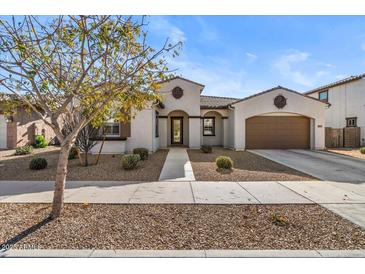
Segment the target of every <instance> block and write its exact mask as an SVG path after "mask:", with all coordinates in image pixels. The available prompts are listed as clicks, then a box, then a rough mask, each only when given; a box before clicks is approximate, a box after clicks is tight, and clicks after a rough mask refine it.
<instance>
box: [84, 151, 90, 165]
mask: <svg viewBox="0 0 365 274" xmlns="http://www.w3.org/2000/svg"><path fill="white" fill-rule="evenodd" d="M84 153H85V163H84V164H85V166H88V165H89V162H88V160H87V154H88V153H89V152H88V151H87V150H85V152H84Z"/></svg>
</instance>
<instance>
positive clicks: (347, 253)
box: [0, 249, 365, 258]
mask: <svg viewBox="0 0 365 274" xmlns="http://www.w3.org/2000/svg"><path fill="white" fill-rule="evenodd" d="M2 257H3V258H4V257H8V258H12V257H33V258H42V257H50V258H54V257H63V258H75V257H77V258H100V257H103V258H136V257H138V258H181V257H188V258H220V257H230V258H270V257H274V258H364V257H365V250H282V249H281V250H224V249H223V250H93V249H83V250H80V249H35V250H21V249H10V250H7V251H5V252H0V258H2Z"/></svg>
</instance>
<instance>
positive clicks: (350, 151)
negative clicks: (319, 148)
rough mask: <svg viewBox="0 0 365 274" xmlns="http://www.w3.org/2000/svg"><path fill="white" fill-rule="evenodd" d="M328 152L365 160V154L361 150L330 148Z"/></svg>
mask: <svg viewBox="0 0 365 274" xmlns="http://www.w3.org/2000/svg"><path fill="white" fill-rule="evenodd" d="M327 151H328V152H332V153H337V154H342V155H346V156H351V157H355V158H359V159H363V160H365V154H361V152H360V149H359V148H329V149H327Z"/></svg>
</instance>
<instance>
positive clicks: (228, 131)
mask: <svg viewBox="0 0 365 274" xmlns="http://www.w3.org/2000/svg"><path fill="white" fill-rule="evenodd" d="M203 89H204V85H203V84H200V83H196V82H194V81H191V80H188V79H185V78H182V77H174V78H172V79H169V80H168V81H165V82H163V83H161V88H160V90H159V92H160V95H161V102H159V103H155V104H150V105H149V106H148V107H146V108H145V109H143V110H142V111H139V112H136V113H135V116H134V118H133V119H132V120H131V121H130V122H129V123H119V122H116V121H109V122H108V123H107V124H106V128H105V132H106V134H105V141H104V142H102V141H99V142H98V144H97V145H96V146H95V147H94V148H93V152H94V153H96V152H98V151H99V150H100V146H101V144H102V143H103V147H102V152H103V153H125V152H130V151H132V150H133V149H134V148H137V147H144V148H147V149H148V150H149V151H151V152H153V151H156V150H157V149H159V148H167V147H171V146H184V147H189V148H200V147H201V146H202V145H211V146H222V147H226V148H231V149H235V150H245V149H317V150H320V149H324V148H325V129H324V122H325V116H324V113H325V109H326V108H327V107H328V104H327V103H326V102H323V101H320V100H318V99H316V98H313V97H309V96H306V95H303V94H301V93H299V92H296V91H293V90H290V89H288V88H284V87H281V86H278V87H274V88H272V89H269V90H266V91H263V92H260V93H257V94H254V95H252V96H249V97H246V98H243V99H239V98H227V97H218V96H205V95H202V94H201V93H202V91H203ZM132 111H133V110H132Z"/></svg>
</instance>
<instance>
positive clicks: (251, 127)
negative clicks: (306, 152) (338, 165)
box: [246, 116, 310, 149]
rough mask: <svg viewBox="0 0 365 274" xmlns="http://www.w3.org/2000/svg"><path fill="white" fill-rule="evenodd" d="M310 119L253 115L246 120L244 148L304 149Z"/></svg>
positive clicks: (308, 136)
mask: <svg viewBox="0 0 365 274" xmlns="http://www.w3.org/2000/svg"><path fill="white" fill-rule="evenodd" d="M309 132H310V121H309V118H307V117H303V116H255V117H252V118H249V119H247V120H246V148H251V149H254V148H257V149H259V148H261V149H293V148H297V149H300V148H302V149H306V148H309V144H310V134H309Z"/></svg>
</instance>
